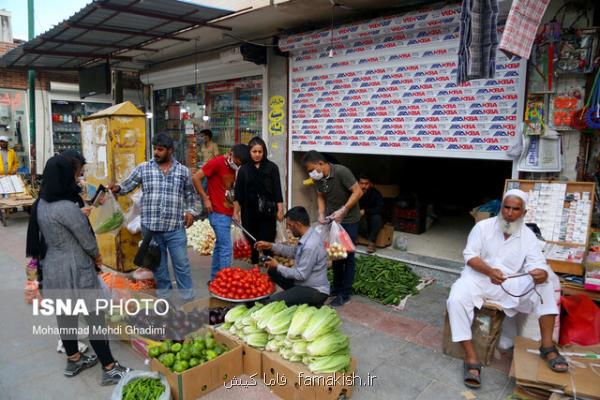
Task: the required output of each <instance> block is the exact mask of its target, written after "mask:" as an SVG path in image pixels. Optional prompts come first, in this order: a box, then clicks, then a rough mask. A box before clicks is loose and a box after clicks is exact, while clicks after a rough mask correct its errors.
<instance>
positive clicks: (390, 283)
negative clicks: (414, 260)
mask: <svg viewBox="0 0 600 400" xmlns="http://www.w3.org/2000/svg"><path fill="white" fill-rule="evenodd" d="M328 277H329V281H330V282H333V270H331V269H330V270H329V271H328ZM420 279H421V278H420V277H419V276H418V275H417V274H415V273H414V272H413V271H412V270H411V269H410V268H409V267H407V266H406V265H405V264H403V263H400V262H397V261H393V260H388V259H385V258H381V257H377V256H367V257H357V258H356V275H355V277H354V284H353V285H352V289H354V293H355V294H359V295H362V296H366V297H368V298H370V299H372V300H376V301H379V302H381V303H383V304H398V303H399V302H400V300H402V299H403V298H405V297H406V296H409V295H413V294H417V293H419V290H418V289H417V285H419V282H420Z"/></svg>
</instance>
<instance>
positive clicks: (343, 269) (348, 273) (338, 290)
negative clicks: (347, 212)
mask: <svg viewBox="0 0 600 400" xmlns="http://www.w3.org/2000/svg"><path fill="white" fill-rule="evenodd" d="M342 227H343V228H344V229H345V230H346V232H348V235H349V236H350V239H352V243H354V245H355V246H356V239H357V237H358V227H359V223H358V222H356V223H354V224H342ZM354 254H355V252H352V253H348V257H347V258H346V259H345V260H338V261H334V262H333V263H332V267H333V288H332V292H333V293H334V294H337V295H340V296H342V297H344V298H350V296H351V295H352V285H353V284H354V274H355V272H356V264H355V260H354Z"/></svg>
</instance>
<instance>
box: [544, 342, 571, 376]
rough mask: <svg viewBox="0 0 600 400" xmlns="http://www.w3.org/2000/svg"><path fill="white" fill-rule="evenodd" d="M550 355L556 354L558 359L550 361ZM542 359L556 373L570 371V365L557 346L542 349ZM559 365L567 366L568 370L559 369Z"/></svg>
mask: <svg viewBox="0 0 600 400" xmlns="http://www.w3.org/2000/svg"><path fill="white" fill-rule="evenodd" d="M550 353H556V357H554V358H553V359H548V354H550ZM540 357H541V358H542V360H544V361H546V364H547V365H548V367H549V368H550V369H551V370H552V371H554V372H567V371H568V370H569V363H568V362H567V360H566V359H565V358H564V357H563V356H561V355H560V353H559V352H558V349H557V348H556V346H551V347H540ZM557 365H565V366H566V368H557V367H556V366H557Z"/></svg>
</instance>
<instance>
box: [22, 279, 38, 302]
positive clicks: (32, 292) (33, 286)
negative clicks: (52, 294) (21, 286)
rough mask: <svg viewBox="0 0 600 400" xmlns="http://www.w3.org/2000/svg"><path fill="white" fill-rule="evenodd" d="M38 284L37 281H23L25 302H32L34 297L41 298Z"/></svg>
mask: <svg viewBox="0 0 600 400" xmlns="http://www.w3.org/2000/svg"><path fill="white" fill-rule="evenodd" d="M39 287H40V284H39V282H38V281H26V282H25V304H32V303H33V300H34V299H38V300H41V299H42V296H41V295H40V289H39Z"/></svg>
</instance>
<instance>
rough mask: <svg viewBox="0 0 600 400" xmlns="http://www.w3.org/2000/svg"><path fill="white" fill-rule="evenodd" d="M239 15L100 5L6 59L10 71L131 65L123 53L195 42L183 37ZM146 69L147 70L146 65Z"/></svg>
mask: <svg viewBox="0 0 600 400" xmlns="http://www.w3.org/2000/svg"><path fill="white" fill-rule="evenodd" d="M232 13H233V11H228V10H221V9H216V8H210V7H206V6H201V5H196V4H192V3H189V2H182V1H178V0H95V1H93V2H92V3H90V4H88V5H86V6H85V7H84V8H82V9H81V10H80V11H78V12H77V13H75V14H74V15H73V16H71V17H70V18H68V19H66V20H65V21H63V22H62V23H60V24H58V25H56V26H54V27H53V28H51V29H50V30H48V31H47V32H45V33H43V34H41V35H39V36H37V37H35V38H34V39H32V40H30V41H29V42H26V43H24V44H22V45H21V46H19V47H17V48H15V49H13V50H11V51H9V52H8V53H6V54H5V55H4V56H2V58H0V66H1V67H5V68H27V69H29V68H33V69H75V68H81V67H84V66H85V65H86V64H91V63H93V62H94V61H99V60H104V59H111V60H117V61H131V57H130V56H128V57H125V56H123V55H121V53H123V52H126V51H130V50H138V51H139V52H140V54H143V53H144V52H147V53H148V54H151V53H153V52H155V51H156V50H154V49H151V48H149V47H147V46H148V45H150V44H151V43H154V42H156V41H157V40H165V41H169V42H172V43H178V42H183V41H190V40H191V39H188V38H183V37H180V36H178V34H179V33H182V32H183V31H187V30H188V29H191V28H194V27H198V26H207V27H213V28H216V29H224V30H231V28H228V27H223V26H219V25H218V24H210V23H208V21H211V20H214V19H217V18H221V17H224V16H226V15H230V14H232ZM140 68H142V65H140Z"/></svg>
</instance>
